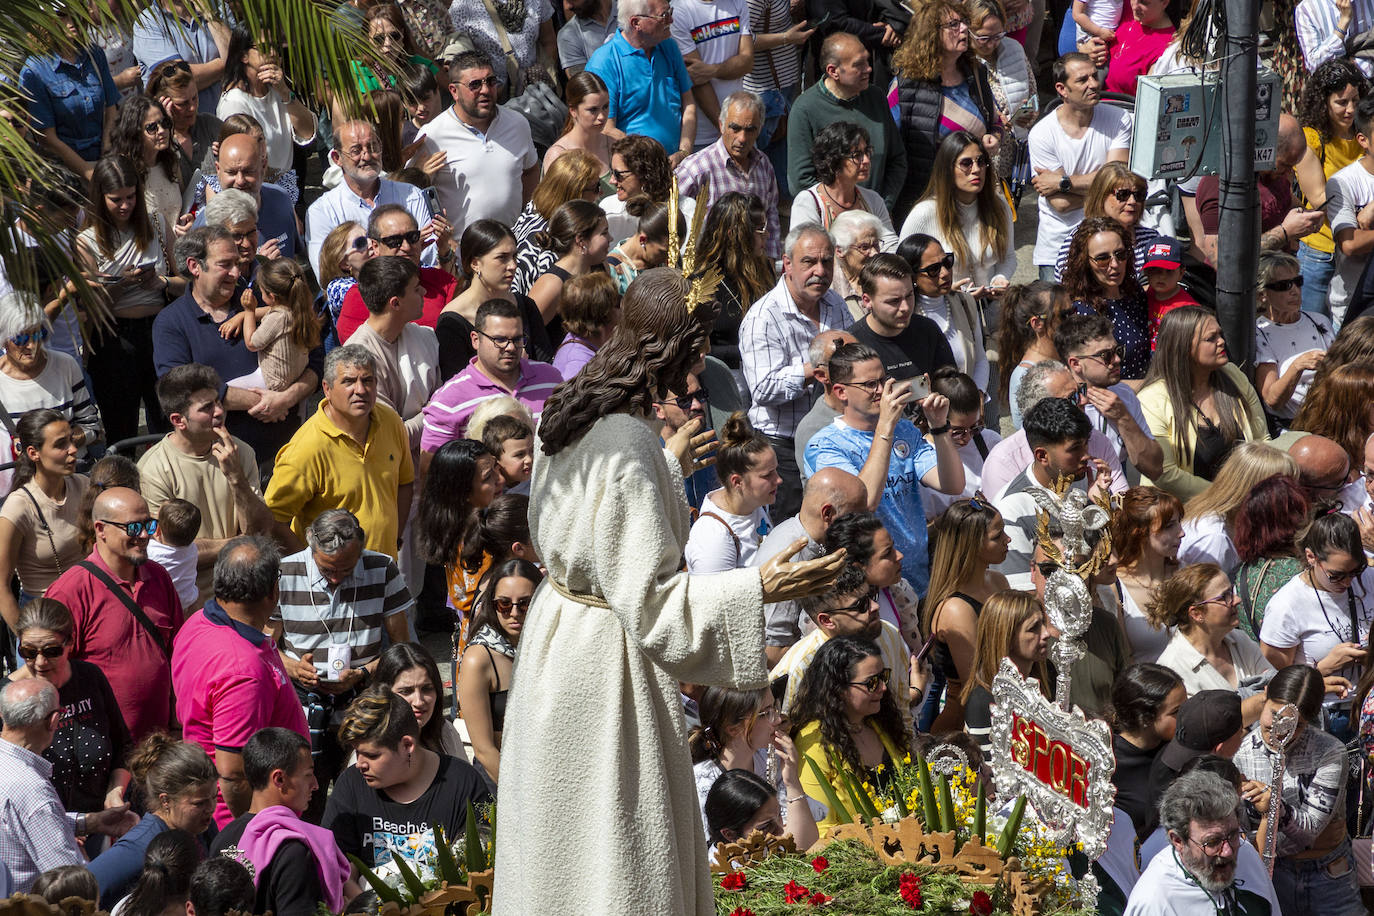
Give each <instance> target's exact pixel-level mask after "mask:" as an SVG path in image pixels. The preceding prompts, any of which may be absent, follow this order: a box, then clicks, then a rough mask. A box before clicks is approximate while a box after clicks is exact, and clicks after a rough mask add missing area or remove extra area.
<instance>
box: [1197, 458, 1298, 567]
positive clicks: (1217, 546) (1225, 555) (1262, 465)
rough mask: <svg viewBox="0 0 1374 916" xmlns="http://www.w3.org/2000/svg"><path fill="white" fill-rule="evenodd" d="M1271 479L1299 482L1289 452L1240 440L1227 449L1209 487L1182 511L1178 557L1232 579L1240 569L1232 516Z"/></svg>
mask: <svg viewBox="0 0 1374 916" xmlns="http://www.w3.org/2000/svg"><path fill="white" fill-rule="evenodd" d="M1272 477H1286V478H1288V479H1290V480H1292V481H1294V482H1296V481H1297V479H1298V464H1297V462H1296V461H1294V460H1293V458H1292V456H1291V455H1289V454H1288V453H1287V452H1281V451H1279V450H1278V449H1276V448H1274V447H1272V446H1270V445H1268V444H1266V443H1263V442H1242V443H1241V444H1240V445H1238V446H1236V447H1235V448H1234V449H1232V450H1231V454H1230V455H1228V456H1227V457H1226V461H1225V463H1224V464H1222V466H1221V470H1219V471H1217V479H1216V480H1214V481H1212V482H1211V483H1210V484H1209V485H1208V486H1207V489H1205V490H1203V491H1202V492H1201V493H1199V494H1198V495H1197V496H1194V497H1193V498H1192V499H1190V500H1188V508H1187V511H1185V512H1184V513H1183V542H1182V543H1181V544H1179V547H1178V559H1179V562H1180V563H1182V564H1183V565H1184V566H1187V565H1189V564H1191V563H1215V564H1217V565H1218V566H1220V567H1221V568H1222V569H1223V570H1225V571H1226V574H1227V575H1234V574H1235V571H1236V569H1237V567H1239V566H1240V557H1239V555H1238V554H1237V552H1236V544H1235V532H1236V516H1237V515H1239V514H1240V510H1241V507H1242V506H1244V505H1245V501H1246V500H1247V499H1249V498H1250V494H1251V493H1253V492H1254V491H1255V488H1256V487H1257V486H1259V485H1260V483H1261V482H1263V481H1265V480H1269V479H1270V478H1272Z"/></svg>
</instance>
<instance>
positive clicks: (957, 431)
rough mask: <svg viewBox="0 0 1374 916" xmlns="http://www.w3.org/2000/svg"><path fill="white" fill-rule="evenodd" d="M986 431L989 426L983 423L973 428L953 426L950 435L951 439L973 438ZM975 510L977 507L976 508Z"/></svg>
mask: <svg viewBox="0 0 1374 916" xmlns="http://www.w3.org/2000/svg"><path fill="white" fill-rule="evenodd" d="M985 429H987V424H985V423H981V422H980V423H975V424H973V425H972V426H951V427H950V428H949V434H950V436H951V437H956V436H957V437H960V438H962V437H964V436H972V435H975V434H977V433H981V432H982V431H983V430H985ZM974 508H977V507H976V506H975V507H974Z"/></svg>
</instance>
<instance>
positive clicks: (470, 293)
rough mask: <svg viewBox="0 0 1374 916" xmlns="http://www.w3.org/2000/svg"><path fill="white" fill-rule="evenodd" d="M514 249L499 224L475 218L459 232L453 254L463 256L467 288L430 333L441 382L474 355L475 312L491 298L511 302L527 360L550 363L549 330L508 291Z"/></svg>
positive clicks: (525, 300) (524, 300)
mask: <svg viewBox="0 0 1374 916" xmlns="http://www.w3.org/2000/svg"><path fill="white" fill-rule="evenodd" d="M515 249H516V242H515V235H514V234H513V233H512V232H511V231H510V229H508V228H507V227H506V225H505V224H504V223H502V222H501V221H499V220H494V219H479V220H477V222H475V223H473V224H472V225H470V226H468V227H467V228H466V229H464V230H463V237H462V239H461V240H460V241H459V243H458V256H459V257H460V258H462V266H463V272H464V273H465V274H467V276H468V285H467V288H466V289H464V290H463V291H462V292H461V293H459V294H458V295H457V296H456V297H455V298H454V299H453V301H452V302H450V303H448V304H447V305H445V306H444V309H443V311H441V312H440V313H439V320H438V321H436V322H435V324H434V333H435V335H436V336H437V337H438V338H439V377H440V378H442V379H444V380H445V381H447V380H448V379H450V378H452V377H453V376H455V375H457V374H458V373H459V372H462V371H463V369H465V368H466V367H467V364H468V363H470V362H472V358H473V357H474V356H476V355H477V350H476V349H474V348H473V346H472V335H473V334H474V333H475V332H476V330H477V327H476V325H475V324H474V322H475V321H476V320H477V309H479V308H481V306H482V303H483V302H490V301H491V300H492V299H503V300H505V301H506V302H514V303H515V305H516V307H517V308H518V309H520V316H521V319H522V321H523V322H524V324H525V337H526V340H525V354H526V356H528V357H529V358H530V359H533V360H538V361H539V362H548V361H549V360H551V359H553V354H554V348H553V344H552V343H551V342H550V341H549V331H548V328H547V326H546V325H545V323H544V317H543V316H542V315H540V314H539V309H538V308H536V307H535V305H534V300H533V299H531V298H530V297H529V296H526V295H525V294H523V293H515V292H511V283H512V281H513V280H514V279H515Z"/></svg>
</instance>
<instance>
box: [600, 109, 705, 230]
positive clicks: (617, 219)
mask: <svg viewBox="0 0 1374 916" xmlns="http://www.w3.org/2000/svg"><path fill="white" fill-rule="evenodd" d="M672 183H673V167H672V165H670V164H669V162H668V154H667V153H666V152H664V150H663V146H662V145H661V144H660V143H659V142H658V141H657V140H653V139H650V138H649V137H644V136H641V135H639V134H630V135H629V136H627V137H621V138H620V139H619V140H617V141H615V142H614V143H612V144H611V184H612V185H614V187H615V193H614V194H611V195H608V196H606V197H603V198H602V199H601V209H602V211H603V212H604V213H605V214H606V219H607V220H609V221H610V224H611V235H612V236H614V237H615V238H618V239H624V238H629V237H630V236H631V235H632V234H633V233H634V231H635V218H634V217H633V216H630V215H629V214H628V213H627V212H626V211H625V204H626V202H627V201H629V199H630V198H631V197H634V196H635V195H636V194H647V195H649V199H650V200H656V201H658V202H659V203H667V202H668V195H669V189H670V188H671V187H672ZM678 203H679V205H680V206H681V208H682V215H683V216H684V217H686V218H687V219H688V220H690V219H691V218H692V213H693V211H695V209H696V201H695V200H693V199H692V198H690V197H684V198H683V199H682V200H680V201H679V202H678ZM717 204H719V201H717ZM698 250H700V246H698Z"/></svg>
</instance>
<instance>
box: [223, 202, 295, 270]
mask: <svg viewBox="0 0 1374 916" xmlns="http://www.w3.org/2000/svg"><path fill="white" fill-rule="evenodd" d="M205 225H207V226H223V227H224V228H225V229H227V230H228V231H229V234H230V235H232V236H233V237H234V247H235V248H236V249H237V250H238V253H239V270H240V271H242V275H243V277H244V279H250V278H251V277H252V276H253V273H254V271H255V270H256V269H257V266H258V262H257V258H256V255H259V254H260V255H262V256H263V257H265V258H267V259H268V260H273V259H275V258H279V257H281V246H280V245H278V244H277V240H276V239H268V241H267V243H266V244H265V245H263V246H261V247H259V246H258V202H257V201H256V200H254V199H253V195H251V194H249V193H248V192H247V191H240V190H238V189H237V188H225V189H224V190H223V191H220V192H219V193H218V194H216V195H215V196H214V197H212V198H210V202H209V203H207V204H206V205H205Z"/></svg>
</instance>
